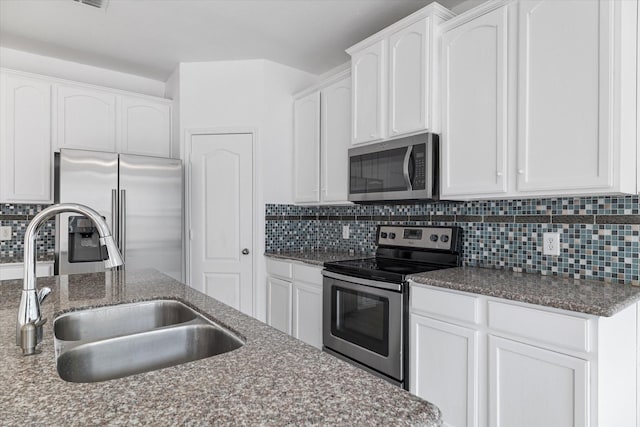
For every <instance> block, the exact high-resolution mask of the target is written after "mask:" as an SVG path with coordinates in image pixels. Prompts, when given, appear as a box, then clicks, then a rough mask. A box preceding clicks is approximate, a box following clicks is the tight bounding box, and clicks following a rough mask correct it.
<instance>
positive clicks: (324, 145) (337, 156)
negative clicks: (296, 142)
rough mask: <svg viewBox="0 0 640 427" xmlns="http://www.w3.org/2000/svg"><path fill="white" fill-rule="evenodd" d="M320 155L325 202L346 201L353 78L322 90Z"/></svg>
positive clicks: (323, 198) (322, 189)
mask: <svg viewBox="0 0 640 427" xmlns="http://www.w3.org/2000/svg"><path fill="white" fill-rule="evenodd" d="M320 135H321V146H320V155H321V158H322V161H321V174H320V175H321V178H320V179H321V186H320V192H321V197H322V201H325V202H344V201H346V200H347V186H348V184H349V158H348V153H347V150H348V149H349V147H350V146H351V78H350V77H347V78H345V79H342V80H340V81H338V82H336V83H334V84H332V85H330V86H327V87H326V88H324V89H323V90H322V130H321V132H320Z"/></svg>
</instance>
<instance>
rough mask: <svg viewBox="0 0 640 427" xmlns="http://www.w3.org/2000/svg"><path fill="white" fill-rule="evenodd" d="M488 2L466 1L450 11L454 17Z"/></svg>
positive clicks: (478, 0) (480, 0) (485, 0)
mask: <svg viewBox="0 0 640 427" xmlns="http://www.w3.org/2000/svg"><path fill="white" fill-rule="evenodd" d="M487 1H488V0H466V1H463V2H462V3H460V4H459V5H456V6H454V7H452V8H451V11H452V12H453V13H455V14H456V15H460V14H461V13H463V12H466V11H467V10H469V9H473V8H474V7H476V6H479V5H481V4H482V3H486V2H487Z"/></svg>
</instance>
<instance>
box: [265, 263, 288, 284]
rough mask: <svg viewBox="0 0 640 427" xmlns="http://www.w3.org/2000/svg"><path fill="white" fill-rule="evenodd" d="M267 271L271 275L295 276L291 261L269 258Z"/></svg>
mask: <svg viewBox="0 0 640 427" xmlns="http://www.w3.org/2000/svg"><path fill="white" fill-rule="evenodd" d="M267 273H268V274H269V275H271V276H280V277H285V278H287V279H291V278H292V277H293V269H292V266H291V263H290V262H286V261H274V260H271V259H268V260H267Z"/></svg>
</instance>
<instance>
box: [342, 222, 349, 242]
mask: <svg viewBox="0 0 640 427" xmlns="http://www.w3.org/2000/svg"><path fill="white" fill-rule="evenodd" d="M342 238H343V239H348V238H349V226H348V225H343V226H342Z"/></svg>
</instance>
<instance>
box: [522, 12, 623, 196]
mask: <svg viewBox="0 0 640 427" xmlns="http://www.w3.org/2000/svg"><path fill="white" fill-rule="evenodd" d="M615 3H616V2H613V1H609V0H579V1H578V0H574V1H570V0H537V1H522V2H520V3H519V7H520V9H519V71H518V81H519V89H518V97H519V108H518V111H519V112H518V133H519V136H518V171H517V172H518V181H517V183H518V190H520V191H536V190H563V191H567V190H569V191H570V190H580V189H591V188H593V189H598V188H600V189H602V188H606V187H609V186H611V185H612V172H613V171H612V144H613V140H612V138H611V136H610V132H611V131H612V128H611V123H610V121H609V117H610V116H611V114H610V113H611V111H612V105H610V102H611V101H610V97H611V87H612V85H610V83H611V81H612V80H611V65H612V63H611V61H612V59H611V58H612V56H613V45H612V42H613V36H612V24H611V16H612V15H611V14H612V13H613V11H612V10H613V7H614V6H615ZM569 23H570V25H569Z"/></svg>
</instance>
